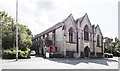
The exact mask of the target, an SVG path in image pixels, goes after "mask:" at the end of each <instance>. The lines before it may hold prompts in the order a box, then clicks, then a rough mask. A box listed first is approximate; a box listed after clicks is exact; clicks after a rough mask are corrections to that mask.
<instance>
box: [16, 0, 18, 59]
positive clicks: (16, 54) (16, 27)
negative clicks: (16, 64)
mask: <svg viewBox="0 0 120 71" xmlns="http://www.w3.org/2000/svg"><path fill="white" fill-rule="evenodd" d="M16 61H18V0H16Z"/></svg>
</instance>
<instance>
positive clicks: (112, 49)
mask: <svg viewBox="0 0 120 71" xmlns="http://www.w3.org/2000/svg"><path fill="white" fill-rule="evenodd" d="M104 40H105V42H104V49H105V50H104V52H105V53H113V55H114V56H120V41H119V40H118V39H117V38H116V37H115V42H113V39H110V38H108V37H104Z"/></svg>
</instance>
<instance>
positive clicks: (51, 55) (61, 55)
mask: <svg viewBox="0 0 120 71" xmlns="http://www.w3.org/2000/svg"><path fill="white" fill-rule="evenodd" d="M49 56H50V58H64V53H49Z"/></svg>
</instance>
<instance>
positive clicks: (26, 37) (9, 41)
mask: <svg viewBox="0 0 120 71" xmlns="http://www.w3.org/2000/svg"><path fill="white" fill-rule="evenodd" d="M0 13H1V15H0V18H1V20H0V21H1V25H2V48H3V49H15V47H16V44H15V43H16V24H14V19H13V18H12V17H11V16H8V14H7V13H6V12H5V11H1V12H0ZM31 34H32V32H31V31H30V29H29V28H28V27H27V26H25V25H22V24H18V47H19V50H23V51H25V50H27V49H29V48H30V47H31V45H32V41H31Z"/></svg>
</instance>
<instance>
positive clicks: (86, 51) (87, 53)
mask: <svg viewBox="0 0 120 71" xmlns="http://www.w3.org/2000/svg"><path fill="white" fill-rule="evenodd" d="M84 55H85V57H89V56H90V49H89V47H88V46H86V47H85V48H84Z"/></svg>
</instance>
